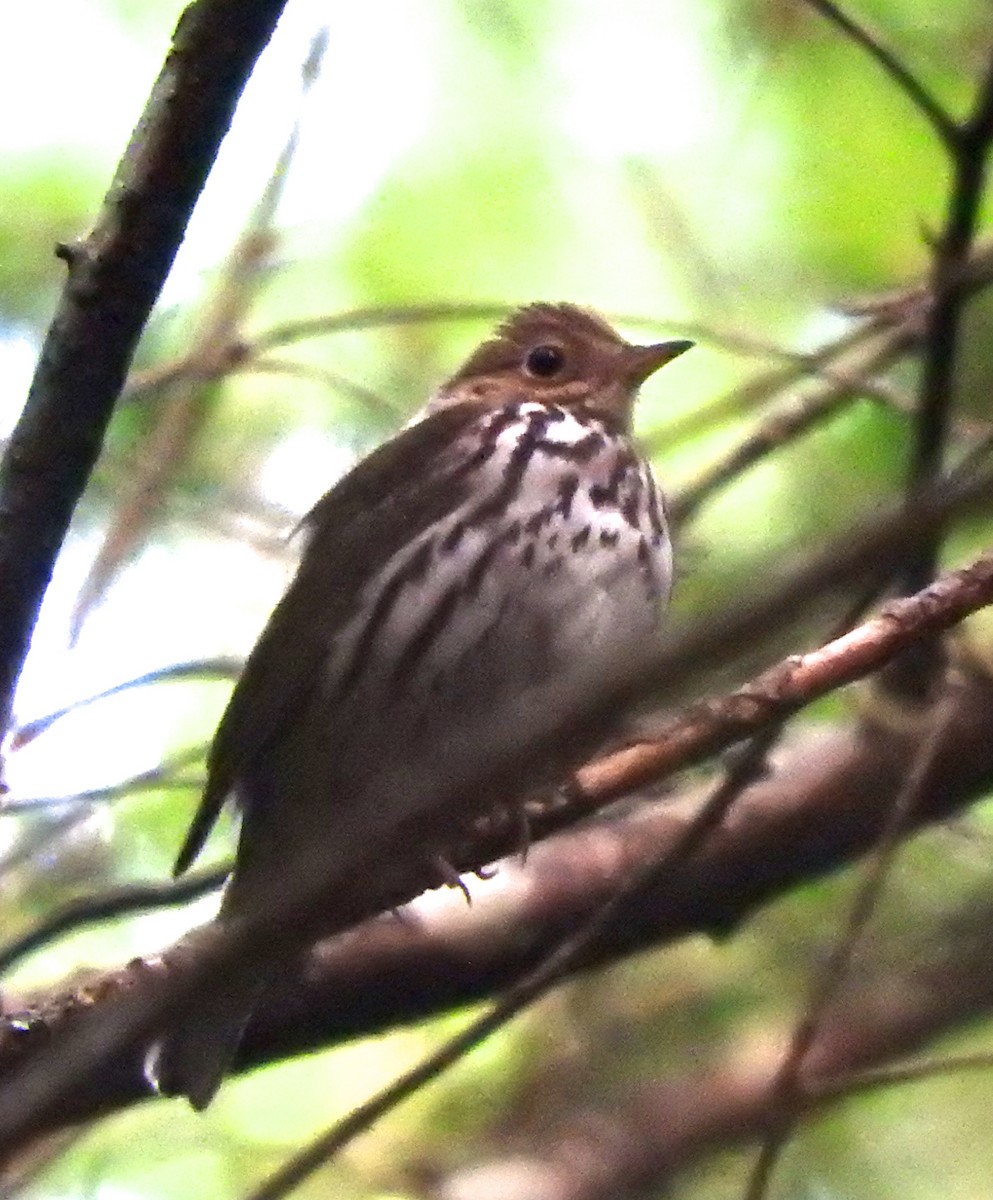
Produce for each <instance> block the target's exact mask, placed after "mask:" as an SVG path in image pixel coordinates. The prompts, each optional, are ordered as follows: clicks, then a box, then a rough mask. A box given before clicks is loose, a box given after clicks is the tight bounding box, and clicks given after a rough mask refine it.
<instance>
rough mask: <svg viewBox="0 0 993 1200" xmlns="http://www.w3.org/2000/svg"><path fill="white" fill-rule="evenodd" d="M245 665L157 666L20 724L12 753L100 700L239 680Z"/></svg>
mask: <svg viewBox="0 0 993 1200" xmlns="http://www.w3.org/2000/svg"><path fill="white" fill-rule="evenodd" d="M242 665H243V663H242V660H241V659H240V658H227V657H218V658H198V659H191V660H190V661H189V662H182V663H171V664H170V665H169V666H168V667H157V668H156V669H155V670H154V671H146V672H145V673H144V674H142V675H135V676H134V677H133V678H131V679H125V680H124V681H123V683H115V684H114V686H113V687H109V688H104V689H103V691H100V692H94V693H93V694H92V695H89V696H84V697H83V698H82V699H80V700H73V701H72V703H71V704H67V705H65V706H64V707H63V708H59V709H56V710H55V712H51V713H46V714H45V716H43V717H35V719H34V720H33V721H26V722H25V723H24V724H23V725H18V727H17V728H16V729H15V730H14V732H13V734H12V735H11V750H20V749H21V748H22V747H24V746H26V745H27V744H28V743H29V742H32V741H34V739H35V738H36V737H38V736H39V735H40V734H42V733H46V732H47V731H48V730H49V729H50V728H51V727H52V726H53V725H54V724H55V723H56V721H61V720H62V718H63V717H67V716H68V715H69V714H70V713H74V712H78V711H79V710H80V709H81V708H86V707H87V706H88V705H90V704H96V703H97V702H98V701H100V700H108V699H110V697H111V696H118V695H120V694H121V692H128V691H131V689H132V688H141V687H148V686H150V685H151V684H156V683H173V682H175V681H176V680H188V679H198V680H207V679H236V678H237V677H238V675H239V674H240V672H241V668H242ZM2 808H3V804H2V802H0V809H2Z"/></svg>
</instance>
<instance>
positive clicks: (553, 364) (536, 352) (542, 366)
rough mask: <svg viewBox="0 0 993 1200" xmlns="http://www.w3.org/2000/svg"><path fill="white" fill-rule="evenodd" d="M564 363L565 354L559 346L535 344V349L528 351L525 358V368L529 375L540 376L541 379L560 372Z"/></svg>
mask: <svg viewBox="0 0 993 1200" xmlns="http://www.w3.org/2000/svg"><path fill="white" fill-rule="evenodd" d="M564 364H565V355H564V354H563V353H562V350H561V349H560V348H559V347H558V346H535V348H534V349H533V350H529V351H528V355H527V358H525V360H524V370H525V371H527V373H528V374H529V375H536V376H538V378H539V379H548V378H549V376H551V375H556V374H558V372H559V371H561V370H562V367H563V365H564Z"/></svg>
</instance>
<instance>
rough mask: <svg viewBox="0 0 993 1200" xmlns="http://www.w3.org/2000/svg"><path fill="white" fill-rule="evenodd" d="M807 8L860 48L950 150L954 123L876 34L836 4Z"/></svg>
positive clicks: (818, 2) (825, 1) (819, 2)
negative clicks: (815, 12) (814, 11)
mask: <svg viewBox="0 0 993 1200" xmlns="http://www.w3.org/2000/svg"><path fill="white" fill-rule="evenodd" d="M807 4H808V5H809V6H810V7H811V8H813V9H815V10H816V11H817V12H819V13H820V14H821V16H822V17H825V18H826V19H827V20H828V21H830V22H831V23H832V24H833V25H836V26H837V27H838V28H839V29H840V30H841V31H842V33H844V34H845V36H846V37H848V38H850V39H851V40H852V41H853V42H854V43H855V44H856V45H857V46H861V48H862V49H863V50H864V51H865V52H866V53H867V54H868V55H869V57H870V58H872V59H873V60H874V61H875V62H876V63H878V64H879V66H880V67H882V69H883V70H884V71H885V72H886V74H887V75H888V76H889V77H890V79H891V80H892V81H893V82H894V83H895V84H896V86H897V87H898V88H899V89H900V91H901V92H903V94H904V95H905V96H906V97H907V98H908V99H909V100H910V102H911V104H913V106H914V107H915V108H916V109H917V111H918V112H919V113H921V115H922V116H923V117H924V118H925V119H926V120H927V121H928V123H929V124H930V125H931V128H932V129H933V130H934V131H935V133H936V134H937V135H938V137H939V138H940V139H941V140H942V142H944V143H945V145H946V146H949V147H951V146H952V145H954V143H955V141H956V139H957V136H958V129H957V127H956V125H955V122H954V121H953V120H952V118H951V117H950V116H949V115H948V113H947V112H946V111H945V110H944V108H942V106H941V105H940V104H939V103H938V101H937V100H936V99H935V98H934V96H932V95H931V93H930V92H929V91H928V89H927V88H926V87H925V86H924V84H923V83H921V81H920V80H919V79H918V78H917V76H916V75H915V74H914V73H913V72H912V71H911V70H910V68H909V67H908V66H907V65H906V63H904V62H902V61H901V60H900V59H899V58H898V57H897V56H896V55H895V54H894V53H893V51H892V50H890V49H889V47H888V46H885V45H884V44H883V43H882V41H881V40H880V39H879V37H878V36H877V35H876V34H874V33H872V32H871V31H870V30H869V29H867V28H866V27H865V26H864V25H860V24H859V23H858V21H856V20H855V18H854V17H851V16H849V14H848V13H846V12H845V11H844V10H843V9H842V8H841V7H840V6H839V5H838V4H836V3H835V0H807Z"/></svg>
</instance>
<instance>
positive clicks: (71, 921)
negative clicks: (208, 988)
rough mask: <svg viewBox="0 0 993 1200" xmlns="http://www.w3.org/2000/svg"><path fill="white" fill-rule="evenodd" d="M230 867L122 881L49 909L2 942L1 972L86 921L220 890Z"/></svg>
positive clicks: (173, 903)
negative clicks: (161, 878) (152, 879)
mask: <svg viewBox="0 0 993 1200" xmlns="http://www.w3.org/2000/svg"><path fill="white" fill-rule="evenodd" d="M230 869H231V865H230V863H226V864H223V865H222V866H219V867H212V868H211V869H210V870H204V871H196V872H194V873H193V874H190V875H187V876H185V877H184V878H182V879H170V880H167V881H166V882H165V883H128V884H122V886H121V887H117V888H110V889H108V890H107V891H105V892H100V893H99V894H97V895H94V896H82V897H80V898H79V899H78V900H72V901H70V902H69V903H68V904H65V905H63V906H62V908H59V909H57V910H56V911H55V912H52V913H49V915H48V916H47V917H45V919H44V920H43V921H40V922H39V923H38V924H37V925H35V926H34V927H33V928H32V929H29V930H28V931H27V933H24V934H22V935H21V936H20V937H17V938H14V939H13V940H12V941H9V942H7V943H6V944H5V945H3V946H0V974H3V973H4V972H6V971H9V970H10V968H11V967H12V966H13V965H14V964H15V963H17V962H19V961H20V960H21V959H22V958H24V957H25V956H26V955H28V954H33V953H34V952H35V951H36V950H40V949H41V948H42V946H46V945H48V943H49V942H53V941H55V939H56V938H57V937H61V936H62V935H63V934H66V933H71V932H73V930H76V929H80V928H82V927H83V926H84V925H93V924H94V923H96V922H97V921H107V920H110V919H111V918H112V917H123V916H128V915H130V914H132V913H138V912H149V911H151V910H152V909H156V908H172V907H175V906H176V905H178V904H186V903H187V902H188V901H190V900H196V899H197V898H198V897H200V896H204V895H206V894H207V892H213V891H216V889H217V888H219V887H220V886H221V884H222V883H223V882H224V880H225V879H226V878H227V877H228V873H229V872H230Z"/></svg>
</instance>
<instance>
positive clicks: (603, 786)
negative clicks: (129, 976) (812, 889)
mask: <svg viewBox="0 0 993 1200" xmlns="http://www.w3.org/2000/svg"><path fill="white" fill-rule="evenodd" d="M891 532H892V531H891ZM873 544H874V543H873V540H872V537H871V536H870V537H868V538H867V540H866V541H865V543H864V545H863V546H862V547H861V549H862V550H865V549H866V548H869V549H870V550H871V549H872V547H873ZM841 557H842V558H844V555H841ZM876 559H877V561H876V566H877V569H878V565H879V563H878V548H877V551H876ZM847 565H848V567H849V568H850V566H851V559H850V558H849V560H848V563H847ZM815 574H816V573H815ZM812 578H813V577H810V576H808V577H807V578H805V579H804V580H802V581H801V582H802V583H803V586H809V585H810V583H811V582H812ZM794 591H795V589H794ZM991 598H993V557H991V558H984V559H980V560H978V561H977V562H976V563H974V564H973V565H972V566H971V567H969V568H965V569H964V570H962V571H958V572H953V573H951V574H949V575H947V576H945V577H943V578H942V579H941V580H939V581H937V582H936V583H935V584H934V585H933V586H932V587H931V588H929V589H927V590H926V591H925V592H922V593H921V594H920V595H919V596H915V597H911V598H908V599H906V600H902V601H899V602H894V603H893V604H891V605H890V606H889V607H888V608H887V609H886V610H884V613H883V614H881V615H880V616H879V617H877V618H875V619H873V620H872V621H869V622H867V623H866V624H865V625H863V626H861V627H859V629H857V630H854V631H853V632H852V633H850V634H848V635H847V636H846V637H844V638H842V639H840V640H839V641H838V642H835V643H831V644H830V645H828V646H825V647H823V648H822V649H820V650H817V651H815V652H813V653H812V654H807V655H804V656H800V657H795V658H790V659H787V660H785V661H784V662H783V663H781V664H780V665H779V667H777V668H773V669H772V670H770V671H767V672H765V673H764V674H763V675H762V676H760V677H759V678H758V679H756V680H755V681H754V682H753V684H752V685H750V686H747V687H745V688H743V689H740V690H739V691H738V692H736V693H734V694H732V695H731V696H729V697H727V698H725V700H724V701H722V702H718V701H714V702H711V703H710V704H709V705H703V706H698V707H697V708H695V709H693V710H691V711H690V712H689V713H687V714H686V715H685V716H684V717H683V718H682V719H680V720H677V721H675V722H673V723H672V724H671V725H670V726H669V728H668V729H667V731H666V734H665V737H664V738H663V740H661V741H660V742H659V743H657V744H654V745H651V746H648V747H644V746H642V747H635V748H633V749H631V750H629V751H625V752H623V753H622V754H620V755H615V756H614V758H613V759H612V760H609V761H608V762H607V763H601V764H596V765H594V766H593V767H591V768H589V769H588V770H586V771H585V772H581V773H580V776H579V789H578V791H577V792H576V793H575V795H574V797H573V801H574V803H573V805H572V806H571V807H570V809H569V819H570V820H575V819H576V818H577V816H578V815H579V814H580V813H581V812H583V811H584V810H585V811H590V810H593V809H595V808H597V807H602V805H603V804H604V803H605V802H606V801H607V800H608V799H610V798H611V797H613V796H616V795H617V794H619V793H620V792H623V791H627V790H630V789H631V788H632V787H635V786H637V785H638V784H639V782H644V781H648V780H652V779H657V778H660V777H662V776H664V775H667V774H671V773H672V772H673V771H675V770H677V769H679V768H680V767H683V766H686V765H687V764H689V763H691V762H694V761H699V760H700V759H702V758H704V757H706V756H708V755H711V754H713V753H716V752H717V751H719V750H720V749H722V748H724V747H726V746H728V745H731V744H733V743H734V742H736V741H739V740H741V739H742V738H744V737H746V736H750V735H751V734H754V733H755V732H757V731H758V730H760V729H762V728H763V727H764V726H766V725H767V724H768V723H770V722H775V721H777V720H780V719H782V718H783V717H784V716H785V715H787V714H789V713H793V712H796V711H797V710H798V709H799V708H800V707H802V705H803V704H804V703H807V702H809V701H810V700H812V699H814V698H815V697H817V696H820V695H823V694H824V693H825V692H826V691H829V690H831V689H832V688H836V687H839V686H842V685H843V684H845V683H848V682H852V681H853V680H855V679H857V678H861V677H862V676H864V675H866V674H868V673H869V672H871V671H874V670H878V669H879V668H880V667H881V666H883V665H884V664H885V663H886V662H887V661H889V660H891V659H892V657H893V656H894V655H896V654H898V653H900V652H901V651H903V650H905V649H906V648H907V646H909V645H911V644H913V643H914V642H915V641H916V640H918V639H919V638H921V637H923V636H928V635H931V634H935V633H937V632H939V631H940V630H942V629H945V628H947V627H948V626H949V625H951V624H953V623H954V622H955V621H957V620H960V619H962V618H963V617H964V616H966V615H967V614H968V613H969V612H972V611H975V609H977V608H979V607H981V606H982V605H984V604H987V603H989V602H990V600H991ZM769 605H772V606H773V609H774V610H775V609H776V606H777V605H779V606H781V594H780V596H779V597H778V598H777V596H769V598H768V599H767V600H765V601H763V602H762V603H761V604H754V605H751V606H748V607H747V608H746V609H743V610H742V612H741V614H740V616H739V617H738V618H737V619H735V618H734V617H733V616H730V615H729V616H728V618H727V620H726V621H725V622H723V624H722V627H721V629H720V630H717V631H714V630H711V629H709V628H708V629H707V630H705V631H703V632H702V633H700V634H698V635H687V636H686V637H684V638H683V639H682V641H681V642H680V644H679V645H678V646H676V647H674V648H673V650H672V651H671V652H670V653H669V654H667V655H664V656H663V657H662V658H661V659H660V660H659V661H658V662H657V663H656V664H655V666H654V667H653V671H652V673H649V674H648V675H647V676H646V677H645V678H644V679H643V680H642V681H641V685H640V686H641V687H642V688H644V687H645V686H647V685H648V684H649V683H655V682H657V681H658V680H659V679H672V678H678V677H680V675H681V674H685V673H686V672H687V671H690V670H692V669H693V667H694V665H695V664H697V663H698V662H699V661H700V657H701V655H702V654H703V655H704V656H705V654H706V653H707V652H708V651H710V652H713V651H714V650H715V649H716V648H718V647H720V646H722V645H726V644H727V639H728V638H729V637H730V638H731V639H732V641H733V640H734V639H735V638H736V636H737V633H736V631H740V629H748V628H750V627H751V626H752V624H753V623H754V622H755V621H759V622H761V621H763V620H764V619H766V617H767V615H768V614H767V613H765V609H766V608H767V607H768V606H769ZM764 613H765V615H764ZM630 698H631V694H630V689H629V688H628V687H627V685H625V687H624V689H623V694H621V693H617V692H615V693H612V694H601V695H600V696H597V697H594V698H591V696H590V695H589V694H588V692H587V685H586V682H585V681H584V682H583V685H582V694H581V696H580V695H575V694H572V693H570V694H569V695H563V696H562V698H561V699H562V703H561V705H560V704H558V703H557V702H556V703H555V704H552V705H550V708H549V718H548V720H549V726H548V728H547V729H532V730H529V736H530V737H532V738H533V739H534V741H533V742H532V743H531V745H532V746H539V745H547V747H548V749H549V751H550V752H554V748H555V746H556V738H558V737H561V736H562V734H561V721H562V719H563V718H562V714H563V713H574V715H575V717H576V720H575V721H572V720H571V719H570V720H569V721H567V728H568V729H569V730H570V731H572V730H574V729H576V728H579V727H581V726H582V722H583V721H584V720H587V719H591V718H592V717H593V715H594V712H599V711H609V712H612V713H616V711H617V710H618V706H619V705H620V704H622V703H624V702H627V701H628V700H630ZM594 704H595V705H597V706H598V707H597V708H596V709H594V708H593V707H592V705H594ZM582 706H585V707H582ZM599 706H602V709H601V708H600V707H599ZM495 717H496V714H490V715H489V716H488V720H491V719H495ZM497 724H498V730H499V736H500V737H501V738H503V737H506V739H507V744H506V745H504V743H503V742H501V741H491V743H489V744H490V745H492V747H493V753H492V754H490V755H489V756H487V759H486V767H487V770H491V771H498V772H499V771H501V770H503V764H504V763H506V762H507V761H508V757H512V756H513V755H514V754H515V753H519V751H518V750H517V749H516V747H517V744H518V740H519V738H520V730H519V729H515V728H514V727H513V726H512V725H510V724H508V726H507V728H506V731H505V732H503V727H502V725H501V724H500V723H499V722H498V723H497ZM446 753H447V754H448V757H447V759H446V774H445V776H444V778H443V779H439V778H438V777H436V776H435V775H431V776H430V778H423V779H422V778H419V777H418V776H417V775H416V774H414V773H413V772H412V771H411V770H410V769H409V767H408V769H407V770H405V773H404V779H403V798H404V803H405V805H406V806H407V808H406V814H407V815H406V817H405V821H404V823H402V824H401V825H399V826H396V827H393V826H390V827H389V828H387V827H386V826H384V825H383V824H382V822H383V821H384V819H385V818H388V817H389V811H390V810H389V807H388V804H384V805H383V806H381V809H380V810H377V812H376V813H370V814H366V813H363V814H361V821H362V824H361V828H359V827H356V828H355V829H354V830H353V829H351V828H350V827H349V829H348V830H347V831H346V832H345V833H344V834H343V837H342V840H341V844H340V845H335V846H334V847H326V846H320V847H315V848H314V854H313V861H310V859H309V858H308V859H307V860H306V861H301V863H300V864H299V874H298V876H297V878H296V879H295V880H294V886H293V887H287V886H286V881H281V882H280V883H279V886H278V888H277V887H276V886H275V884H274V889H273V894H272V896H271V897H267V898H266V902H265V903H264V904H263V905H261V906H260V909H259V911H258V913H257V914H253V915H252V917H251V918H250V919H246V920H245V921H244V922H241V923H238V924H235V923H231V924H230V925H229V926H227V927H226V928H225V929H224V930H223V931H217V930H215V931H213V934H212V936H211V938H210V939H209V940H208V941H206V942H205V943H203V944H202V945H200V946H198V948H197V951H196V953H195V954H194V955H192V956H188V958H187V961H186V962H183V956H182V955H181V956H180V963H181V965H180V967H179V968H178V969H176V970H172V971H168V972H165V973H163V972H158V971H156V972H153V973H152V974H151V975H150V978H149V980H148V986H147V987H140V988H135V989H132V992H131V994H129V995H126V996H124V997H120V996H118V997H116V998H115V999H114V1000H113V1001H111V1002H108V1003H107V1004H105V1005H103V1006H101V1010H100V1011H99V1012H96V1013H90V1014H88V1017H89V1019H85V1018H84V1019H81V1020H76V1021H73V1022H71V1023H70V1024H69V1025H68V1026H67V1027H66V1028H65V1029H63V1030H62V1031H61V1034H60V1036H58V1037H53V1038H52V1040H51V1044H50V1046H48V1047H45V1048H43V1049H41V1050H40V1051H39V1052H38V1053H36V1054H33V1055H31V1056H30V1062H29V1063H27V1064H26V1066H25V1070H23V1071H17V1072H13V1073H9V1074H8V1079H7V1082H6V1086H5V1087H4V1089H3V1091H2V1092H0V1135H2V1139H3V1141H4V1142H6V1143H8V1144H9V1143H10V1142H11V1141H16V1140H17V1139H18V1138H19V1137H20V1136H22V1134H23V1131H26V1130H29V1129H32V1128H35V1127H37V1124H38V1123H39V1122H44V1121H45V1120H47V1119H50V1114H51V1113H52V1111H53V1109H57V1110H60V1111H61V1110H62V1109H63V1108H64V1105H65V1095H66V1093H67V1092H71V1091H72V1090H73V1089H74V1088H76V1087H79V1086H81V1085H82V1084H84V1083H85V1081H86V1080H87V1079H89V1078H90V1077H91V1076H92V1075H93V1073H94V1072H97V1071H99V1070H100V1064H101V1063H103V1062H107V1061H116V1060H117V1059H118V1058H119V1056H120V1055H121V1054H123V1053H125V1052H126V1050H127V1048H128V1047H129V1046H133V1045H136V1044H138V1043H139V1042H140V1041H141V1040H142V1039H143V1038H145V1037H147V1036H148V1035H149V1034H150V1033H151V1032H152V1031H153V1030H154V1029H155V1028H157V1027H158V1026H160V1025H161V1023H162V1022H163V1021H164V1020H165V1019H166V1018H167V1015H169V1014H173V1015H175V1014H177V1013H178V1012H179V1011H180V1008H181V1006H182V1005H184V1004H190V1003H192V1002H193V999H194V997H195V996H196V995H197V994H199V993H200V992H201V991H202V990H203V989H204V988H210V987H213V986H216V984H217V981H218V980H220V979H221V978H223V977H224V975H225V974H226V973H228V972H230V971H232V970H236V969H239V964H244V963H245V962H246V961H256V960H258V961H259V963H260V965H262V964H263V962H265V961H267V956H271V955H276V954H280V955H282V954H284V953H286V951H288V950H289V949H291V948H293V947H295V946H300V947H302V946H303V945H304V944H305V943H306V941H307V940H308V939H313V938H314V937H315V936H316V929H315V922H316V921H317V920H319V922H320V925H321V928H322V929H324V930H326V931H327V932H332V931H333V930H334V929H335V928H345V927H347V926H348V925H351V924H355V923H356V922H357V921H359V920H360V919H362V918H363V917H365V916H368V915H370V914H371V913H374V912H378V911H384V910H386V909H388V908H390V907H393V906H394V905H396V904H397V903H402V902H404V901H406V900H407V899H409V898H410V897H411V896H413V895H416V894H418V893H419V892H420V891H422V890H423V889H424V888H425V887H427V886H432V884H433V883H434V882H436V881H434V880H432V879H430V878H428V877H427V876H426V873H425V871H424V869H423V868H422V867H421V865H420V864H419V862H418V861H417V859H418V855H417V854H414V853H412V850H411V847H412V846H417V845H420V846H424V847H427V846H430V845H435V846H437V845H442V846H451V845H452V840H453V835H452V814H453V813H455V812H462V813H467V814H468V815H470V816H471V814H472V812H473V808H472V803H470V802H469V801H470V800H471V801H473V802H475V801H476V798H477V792H480V791H481V792H482V794H483V795H485V794H487V788H491V787H492V780H493V778H494V777H493V776H491V777H489V778H487V779H480V780H479V785H478V787H477V786H476V785H475V777H474V776H471V775H470V774H469V772H471V771H477V770H479V766H478V755H477V754H476V752H475V750H474V751H473V763H474V764H475V765H474V766H472V767H470V766H469V765H468V764H467V765H465V766H463V765H462V764H461V762H460V760H459V759H458V758H457V757H455V756H454V754H453V753H452V752H451V751H447V750H446ZM386 784H387V786H386V787H385V790H384V792H383V794H384V800H388V799H389V797H390V795H391V794H392V792H391V790H390V788H391V787H392V786H397V787H399V786H400V785H399V784H396V785H393V784H391V783H390V781H386ZM411 796H417V797H423V799H420V800H419V801H418V804H419V807H418V808H416V809H414V808H413V807H412V806H411V803H410V801H411ZM384 811H385V818H384ZM477 811H478V810H477ZM548 816H549V820H548V821H547V822H546V823H545V825H544V827H543V826H542V820H541V816H540V815H539V816H538V817H536V821H535V824H536V828H537V829H538V831H539V832H542V833H543V832H546V831H547V832H550V831H551V830H552V829H554V828H555V827H556V813H555V808H554V806H552V809H551V810H550V812H549V814H548ZM376 822H379V824H377V823H376ZM559 824H561V822H559ZM443 830H444V831H445V832H442V831H443ZM516 840H517V831H516V829H515V827H514V825H513V823H512V822H510V823H507V824H505V825H504V826H503V828H502V829H501V828H497V829H495V830H493V831H492V832H491V834H490V836H489V837H487V836H485V835H484V836H481V837H474V838H472V839H469V840H468V841H467V844H466V846H465V847H463V849H462V850H459V851H458V852H457V853H456V854H453V856H452V858H453V861H454V862H455V865H456V866H458V867H460V868H461V869H465V870H472V869H475V868H476V867H478V866H480V865H482V864H483V863H486V862H489V861H492V859H493V858H495V857H496V856H497V855H498V854H499V853H501V852H503V853H506V852H508V851H510V850H512V849H513V848H514V845H515V843H516ZM396 845H402V846H403V847H404V853H403V855H402V856H398V855H397V854H395V853H393V852H391V849H390V847H391V846H396ZM455 849H456V850H458V848H457V847H456V848H455ZM386 862H389V864H390V870H389V871H385V870H382V869H377V864H379V865H380V867H381V866H382V865H383V864H385V863H386ZM402 864H407V865H406V867H405V868H403V867H402ZM405 875H406V878H405ZM331 896H333V897H334V905H333V906H329V897H331ZM318 897H319V898H320V899H319V900H318Z"/></svg>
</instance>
